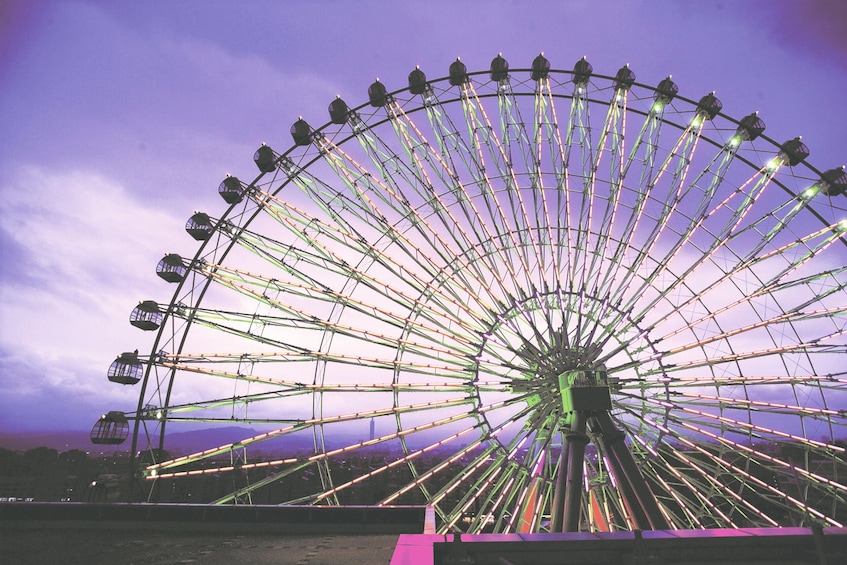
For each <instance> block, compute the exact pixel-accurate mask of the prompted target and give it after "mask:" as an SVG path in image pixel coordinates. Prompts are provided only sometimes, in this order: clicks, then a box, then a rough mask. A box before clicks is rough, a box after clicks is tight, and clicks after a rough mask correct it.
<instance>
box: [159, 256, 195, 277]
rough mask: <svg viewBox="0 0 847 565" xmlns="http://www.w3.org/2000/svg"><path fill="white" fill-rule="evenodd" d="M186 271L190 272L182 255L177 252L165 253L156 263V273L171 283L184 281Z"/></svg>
mask: <svg viewBox="0 0 847 565" xmlns="http://www.w3.org/2000/svg"><path fill="white" fill-rule="evenodd" d="M186 273H188V269H187V268H186V266H185V263H183V261H182V257H180V256H179V255H177V254H176V253H169V254H167V255H165V256H164V257H162V260H161V261H159V264H158V265H156V274H157V275H159V277H161V278H162V279H164V280H166V281H168V282H169V283H177V282H182V281H183V280H184V279H185V275H186Z"/></svg>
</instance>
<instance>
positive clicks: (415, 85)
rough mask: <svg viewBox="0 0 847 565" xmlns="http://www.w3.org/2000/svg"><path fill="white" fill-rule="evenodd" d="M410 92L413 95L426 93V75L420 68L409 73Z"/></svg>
mask: <svg viewBox="0 0 847 565" xmlns="http://www.w3.org/2000/svg"><path fill="white" fill-rule="evenodd" d="M409 92H411V93H412V94H423V93H424V92H426V75H425V74H424V72H423V71H422V70H421V68H420V67H415V70H414V71H412V72H411V73H409Z"/></svg>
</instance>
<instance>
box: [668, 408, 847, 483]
mask: <svg viewBox="0 0 847 565" xmlns="http://www.w3.org/2000/svg"><path fill="white" fill-rule="evenodd" d="M677 408H679V409H681V410H683V411H685V412H688V413H690V414H696V415H698V416H703V417H705V418H710V419H713V420H718V421H720V422H723V423H726V424H733V425H736V426H740V427H742V428H747V429H748V430H756V431H758V432H764V433H769V434H773V435H776V436H779V437H784V438H786V439H792V440H796V441H799V442H803V443H808V444H811V445H814V446H815V447H820V448H823V449H826V450H829V451H835V452H837V453H844V452H846V451H847V450H845V449H844V448H843V447H839V446H838V445H834V444H829V443H823V442H820V441H817V440H813V439H810V438H806V437H802V436H797V435H794V434H789V433H786V432H781V431H779V430H774V429H771V428H766V427H764V426H760V425H757V424H750V423H747V422H743V421H741V420H736V419H734V418H728V417H726V416H717V415H715V414H709V413H708V412H702V411H700V410H695V409H693V408H687V407H685V406H681V405H679V406H677ZM845 488H847V487H845Z"/></svg>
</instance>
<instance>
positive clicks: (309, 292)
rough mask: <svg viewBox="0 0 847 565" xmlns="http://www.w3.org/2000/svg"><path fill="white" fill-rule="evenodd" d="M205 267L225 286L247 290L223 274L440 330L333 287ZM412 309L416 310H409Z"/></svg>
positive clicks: (412, 301) (456, 320) (416, 303)
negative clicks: (321, 286) (335, 289)
mask: <svg viewBox="0 0 847 565" xmlns="http://www.w3.org/2000/svg"><path fill="white" fill-rule="evenodd" d="M205 268H206V270H205V271H204V274H206V275H207V276H208V277H209V278H212V279H215V280H218V281H221V282H223V283H224V284H227V285H228V286H233V287H236V286H237V287H239V288H245V287H243V285H240V284H239V283H236V282H234V281H231V279H229V278H228V277H225V276H224V275H223V274H222V273H227V274H230V275H234V276H236V277H237V278H238V279H239V280H243V281H245V282H249V281H250V280H252V281H256V282H258V283H261V284H262V286H263V287H265V288H266V287H267V286H269V285H273V286H274V287H275V288H277V289H278V290H280V291H287V292H291V293H292V294H295V295H297V296H302V297H304V298H308V299H312V300H320V301H326V302H333V303H339V302H340V303H342V304H345V305H347V306H350V307H351V308H354V309H356V310H358V311H360V312H362V313H365V314H367V313H370V312H376V313H379V314H382V315H384V316H386V317H387V318H389V319H393V320H398V321H400V320H405V321H406V322H407V323H414V324H415V325H416V326H418V327H420V328H424V329H427V330H429V331H436V329H435V328H432V327H430V326H427V325H425V324H422V323H421V322H419V321H418V320H417V318H415V320H414V322H413V321H412V320H410V319H409V318H408V314H407V313H395V312H392V311H391V310H387V309H385V308H382V307H379V306H376V305H375V304H369V303H367V302H364V301H362V300H358V299H355V298H353V297H352V296H348V295H346V294H342V293H340V292H337V291H334V290H332V289H330V288H320V287H315V286H309V285H305V284H302V283H294V282H286V281H282V280H279V279H275V278H269V277H265V276H263V275H259V274H255V273H251V272H249V271H242V270H239V269H234V268H228V267H225V266H223V265H209V264H207V265H206V266H205ZM389 288H390V287H389ZM245 290H246V288H245ZM391 290H395V289H391ZM295 291H301V292H295ZM397 293H398V294H400V291H397ZM251 294H254V295H256V296H261V297H262V299H263V300H265V301H268V302H271V303H273V304H280V305H282V303H279V302H278V301H275V300H272V299H270V298H269V297H266V296H264V295H263V294H259V293H257V292H255V291H254V292H252V293H251ZM404 298H406V299H408V300H409V301H410V304H413V305H414V306H416V307H417V308H418V309H422V310H425V311H426V310H428V307H426V306H427V305H426V303H423V302H420V301H419V300H417V299H411V298H409V297H406V296H404ZM283 308H284V309H286V310H288V309H289V308H288V307H287V306H285V305H283ZM409 309H410V310H412V308H409ZM433 313H437V314H438V315H439V316H440V315H443V313H441V312H433ZM444 317H446V318H448V319H450V321H451V322H453V323H456V324H457V325H459V326H460V327H463V328H464V329H466V330H468V331H469V332H471V333H473V332H474V331H476V330H475V329H474V328H472V327H469V326H467V325H466V324H465V323H464V322H461V321H460V319H459V318H450V317H448V316H444Z"/></svg>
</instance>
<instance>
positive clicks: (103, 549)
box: [0, 522, 399, 565]
mask: <svg viewBox="0 0 847 565" xmlns="http://www.w3.org/2000/svg"><path fill="white" fill-rule="evenodd" d="M398 537H399V536H398V535H346V534H318V535H293V534H279V533H256V534H250V533H244V532H234V533H226V532H211V533H204V532H183V531H161V530H151V529H134V530H125V529H116V528H109V529H104V530H97V529H92V528H73V527H62V528H51V527H44V526H38V525H36V524H28V523H19V524H12V525H10V524H9V522H6V523H5V524H4V525H3V527H2V528H0V565H30V564H31V565H53V564H56V565H59V564H61V565H73V564H79V565H175V564H180V565H181V564H188V563H191V564H198V565H234V564H239V563H245V564H247V563H249V564H255V565H271V564H273V565H289V564H290V565H372V564H373V565H379V564H386V565H387V564H388V563H389V561H390V560H391V555H392V553H393V552H394V547H395V545H396V544H397V539H398Z"/></svg>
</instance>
